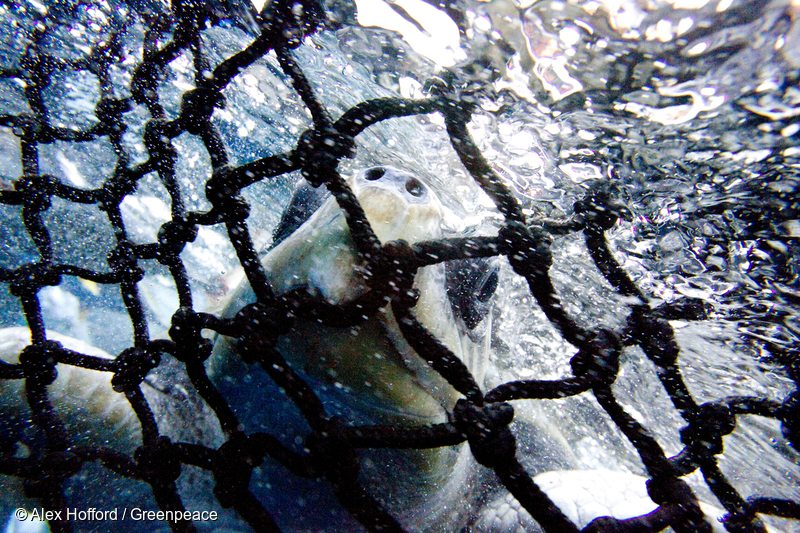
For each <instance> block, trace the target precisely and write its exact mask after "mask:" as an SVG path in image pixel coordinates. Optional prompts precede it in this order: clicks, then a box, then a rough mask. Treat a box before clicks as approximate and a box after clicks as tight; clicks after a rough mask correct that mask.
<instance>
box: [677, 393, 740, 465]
mask: <svg viewBox="0 0 800 533" xmlns="http://www.w3.org/2000/svg"><path fill="white" fill-rule="evenodd" d="M734 429H736V416H735V415H734V413H733V411H732V410H731V409H730V407H728V406H727V405H725V404H721V403H706V404H703V405H701V406H700V407H699V408H698V410H697V412H696V413H695V414H694V416H693V417H692V420H691V422H690V423H689V425H687V426H686V427H684V428H683V429H681V431H680V437H681V442H683V443H684V444H685V445H686V446H688V447H689V448H690V449H691V450H692V451H694V452H695V453H697V452H700V453H703V454H711V455H716V454H719V453H722V450H723V444H722V437H724V436H725V435H728V434H730V433H731V432H732V431H733V430H734Z"/></svg>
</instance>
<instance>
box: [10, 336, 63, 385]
mask: <svg viewBox="0 0 800 533" xmlns="http://www.w3.org/2000/svg"><path fill="white" fill-rule="evenodd" d="M62 350H63V347H62V346H61V343H59V342H57V341H44V342H42V343H39V344H31V345H30V346H26V347H25V349H24V350H22V353H20V354H19V363H20V364H21V365H22V372H23V375H24V376H25V379H28V380H30V381H33V382H35V383H37V384H38V385H40V386H46V385H50V384H51V383H52V382H54V381H55V380H56V377H58V371H57V370H56V363H57V362H58V357H57V356H56V355H57V354H58V352H60V351H62Z"/></svg>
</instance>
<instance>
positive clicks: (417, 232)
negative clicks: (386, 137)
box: [351, 166, 443, 242]
mask: <svg viewBox="0 0 800 533" xmlns="http://www.w3.org/2000/svg"><path fill="white" fill-rule="evenodd" d="M351 187H352V189H353V193H354V194H355V195H356V197H357V198H358V201H359V203H360V204H361V207H362V208H363V209H364V212H365V213H366V215H367V219H368V220H369V222H370V225H371V226H372V228H373V230H374V231H375V233H376V234H377V236H378V238H379V239H380V240H381V241H382V242H387V241H391V240H396V239H404V240H406V241H408V242H419V241H423V240H428V239H435V238H438V237H440V236H441V232H442V230H441V228H442V219H443V208H442V204H441V202H440V201H439V198H438V197H437V196H436V193H434V191H433V190H432V189H431V188H430V186H428V185H427V184H426V183H425V182H423V181H422V180H420V179H419V178H417V177H416V176H414V175H413V174H411V173H409V172H405V171H403V170H398V169H396V168H393V167H389V166H376V167H370V168H367V169H365V170H362V171H361V172H359V173H358V174H357V175H356V176H355V177H354V178H352V179H351Z"/></svg>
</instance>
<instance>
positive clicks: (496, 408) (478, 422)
mask: <svg viewBox="0 0 800 533" xmlns="http://www.w3.org/2000/svg"><path fill="white" fill-rule="evenodd" d="M453 418H454V423H455V426H456V428H457V429H458V430H459V431H460V432H461V434H462V435H464V436H465V437H466V438H467V442H469V448H470V450H471V451H472V454H473V455H474V456H475V460H476V461H478V463H480V464H481V465H483V466H486V467H488V468H494V467H495V466H498V465H501V464H503V463H505V462H507V461H509V460H510V459H511V458H513V456H514V453H515V451H516V448H517V441H516V438H515V437H514V434H513V433H511V430H510V429H509V427H508V425H509V424H510V423H511V421H512V420H513V419H514V408H513V407H512V406H511V404H509V403H506V402H499V403H489V404H487V405H483V406H481V405H478V404H476V403H475V402H472V401H470V400H466V399H464V398H462V399H460V400H458V402H456V406H455V408H454V409H453Z"/></svg>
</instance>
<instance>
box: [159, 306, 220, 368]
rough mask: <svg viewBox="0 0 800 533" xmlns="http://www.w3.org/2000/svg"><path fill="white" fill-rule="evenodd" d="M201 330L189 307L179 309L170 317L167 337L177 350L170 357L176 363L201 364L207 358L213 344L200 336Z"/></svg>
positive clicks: (194, 314) (199, 323)
mask: <svg viewBox="0 0 800 533" xmlns="http://www.w3.org/2000/svg"><path fill="white" fill-rule="evenodd" d="M201 330H202V324H201V321H200V318H199V317H198V315H197V313H196V312H195V311H194V309H192V308H191V307H180V308H178V310H177V311H175V314H173V315H172V326H171V327H170V328H169V336H170V338H171V339H172V340H173V341H174V342H175V346H176V348H177V349H176V350H175V353H173V354H172V355H173V356H174V357H175V358H176V359H177V360H178V361H181V362H183V363H187V362H189V361H198V362H203V361H205V360H206V359H208V358H209V356H210V355H211V351H212V349H213V348H214V344H213V343H212V342H211V340H209V339H206V338H204V337H203V336H202V335H201V334H200V331H201Z"/></svg>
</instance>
